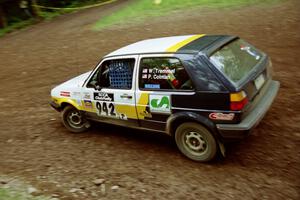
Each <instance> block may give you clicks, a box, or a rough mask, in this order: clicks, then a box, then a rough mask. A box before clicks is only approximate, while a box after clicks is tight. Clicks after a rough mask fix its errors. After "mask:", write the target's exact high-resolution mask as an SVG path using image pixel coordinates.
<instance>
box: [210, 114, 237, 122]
mask: <svg viewBox="0 0 300 200" xmlns="http://www.w3.org/2000/svg"><path fill="white" fill-rule="evenodd" d="M234 116H235V114H234V113H228V114H226V113H210V114H209V118H210V119H213V120H228V121H230V120H233V118H234Z"/></svg>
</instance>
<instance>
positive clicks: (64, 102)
mask: <svg viewBox="0 0 300 200" xmlns="http://www.w3.org/2000/svg"><path fill="white" fill-rule="evenodd" d="M59 105H60V110H61V111H62V110H63V109H64V108H65V107H66V106H69V105H70V106H73V107H74V108H76V109H77V110H81V106H79V105H78V103H77V102H76V100H73V99H61V100H60V103H59Z"/></svg>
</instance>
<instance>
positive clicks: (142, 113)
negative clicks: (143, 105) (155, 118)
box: [140, 110, 152, 118]
mask: <svg viewBox="0 0 300 200" xmlns="http://www.w3.org/2000/svg"><path fill="white" fill-rule="evenodd" d="M140 115H141V116H144V117H148V118H152V115H151V113H149V112H148V111H146V110H145V111H143V112H140Z"/></svg>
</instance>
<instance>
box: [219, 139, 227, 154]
mask: <svg viewBox="0 0 300 200" xmlns="http://www.w3.org/2000/svg"><path fill="white" fill-rule="evenodd" d="M218 144H219V148H220V151H221V154H222V156H223V157H224V158H225V157H226V148H225V146H224V144H223V143H222V142H220V141H218Z"/></svg>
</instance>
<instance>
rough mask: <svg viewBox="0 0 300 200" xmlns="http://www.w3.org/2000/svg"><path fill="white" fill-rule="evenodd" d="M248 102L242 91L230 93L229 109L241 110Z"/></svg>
mask: <svg viewBox="0 0 300 200" xmlns="http://www.w3.org/2000/svg"><path fill="white" fill-rule="evenodd" d="M247 103H248V99H247V95H246V93H245V92H244V91H241V92H237V93H231V94H230V110H242V109H243V108H244V107H245V106H246V105H247Z"/></svg>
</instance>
